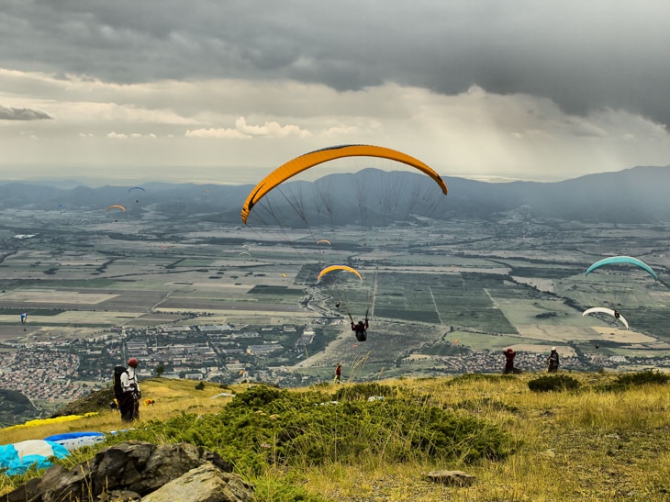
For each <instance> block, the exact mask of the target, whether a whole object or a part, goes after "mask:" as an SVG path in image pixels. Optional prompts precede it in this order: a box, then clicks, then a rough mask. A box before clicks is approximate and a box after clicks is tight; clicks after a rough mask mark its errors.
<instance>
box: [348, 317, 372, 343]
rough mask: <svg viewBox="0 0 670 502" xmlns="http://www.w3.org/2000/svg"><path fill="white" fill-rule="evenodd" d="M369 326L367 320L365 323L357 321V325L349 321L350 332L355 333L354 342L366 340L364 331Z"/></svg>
mask: <svg viewBox="0 0 670 502" xmlns="http://www.w3.org/2000/svg"><path fill="white" fill-rule="evenodd" d="M369 327H370V325H369V324H368V320H367V318H366V319H365V323H363V321H358V324H354V321H351V331H355V332H356V340H358V341H359V342H364V341H365V340H367V339H368V332H367V331H366V330H367V329H368V328H369Z"/></svg>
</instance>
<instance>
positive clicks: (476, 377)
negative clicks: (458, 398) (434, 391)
mask: <svg viewBox="0 0 670 502" xmlns="http://www.w3.org/2000/svg"><path fill="white" fill-rule="evenodd" d="M509 380H516V377H515V376H514V375H491V374H484V373H465V374H463V375H459V376H457V377H454V378H452V379H451V380H447V381H446V382H445V383H444V385H445V386H447V387H449V386H452V385H459V384H462V383H469V382H482V381H486V382H504V381H509Z"/></svg>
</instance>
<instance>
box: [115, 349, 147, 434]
mask: <svg viewBox="0 0 670 502" xmlns="http://www.w3.org/2000/svg"><path fill="white" fill-rule="evenodd" d="M138 364H139V361H138V360H137V359H135V358H134V357H131V358H130V359H128V368H126V370H125V371H124V372H123V373H121V375H120V379H119V380H120V386H121V397H120V398H119V410H120V411H121V420H123V421H124V422H132V421H134V420H139V419H140V398H141V397H142V393H141V392H140V386H139V385H138V383H137V375H136V374H135V370H136V369H137V365H138Z"/></svg>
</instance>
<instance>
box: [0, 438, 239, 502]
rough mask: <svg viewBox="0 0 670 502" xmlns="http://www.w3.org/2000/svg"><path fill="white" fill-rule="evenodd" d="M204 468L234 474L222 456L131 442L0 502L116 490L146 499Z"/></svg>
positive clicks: (53, 472)
mask: <svg viewBox="0 0 670 502" xmlns="http://www.w3.org/2000/svg"><path fill="white" fill-rule="evenodd" d="M206 462H209V463H211V465H213V466H215V467H216V468H218V469H219V470H221V471H224V472H231V471H232V466H231V465H229V464H228V463H226V462H225V461H224V460H223V459H222V458H221V457H220V456H219V455H217V454H215V453H212V452H208V451H205V450H204V449H203V448H198V447H196V446H193V445H191V444H188V443H179V444H167V445H155V444H152V443H145V442H141V441H127V442H125V443H120V444H117V445H114V446H110V447H108V448H105V449H104V450H101V451H99V452H98V453H97V454H96V455H95V457H93V459H92V460H89V461H86V462H82V463H81V464H79V465H77V466H75V467H73V468H72V469H66V468H64V467H62V466H60V465H55V466H53V467H52V468H51V469H49V470H48V471H47V472H46V473H45V474H44V476H42V478H41V479H33V480H31V481H29V482H28V483H26V484H25V485H23V486H22V487H20V488H17V489H16V490H14V491H13V492H10V493H9V494H7V495H5V496H3V497H0V502H57V501H61V500H79V501H81V502H87V501H93V500H96V498H97V497H98V496H99V495H101V494H102V493H111V492H113V491H115V490H116V491H129V492H134V493H137V494H138V495H140V496H144V495H147V494H148V493H151V492H153V491H154V490H156V489H158V488H160V487H161V486H163V485H164V484H166V483H169V482H170V481H172V480H173V479H177V478H178V477H180V476H182V475H183V474H185V473H187V472H188V471H190V470H191V469H194V468H196V467H199V466H201V465H202V464H204V463H206Z"/></svg>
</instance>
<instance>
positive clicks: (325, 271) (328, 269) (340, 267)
mask: <svg viewBox="0 0 670 502" xmlns="http://www.w3.org/2000/svg"><path fill="white" fill-rule="evenodd" d="M334 270H345V271H347V272H351V273H352V274H356V275H357V276H358V278H359V279H360V280H361V281H362V280H363V276H361V274H359V273H358V270H356V269H354V268H351V267H347V266H346V265H331V266H330V267H326V268H324V269H323V270H322V271H321V272H319V276H318V277H317V280H318V279H321V278H322V277H323V276H324V275H326V274H328V273H330V272H332V271H334Z"/></svg>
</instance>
